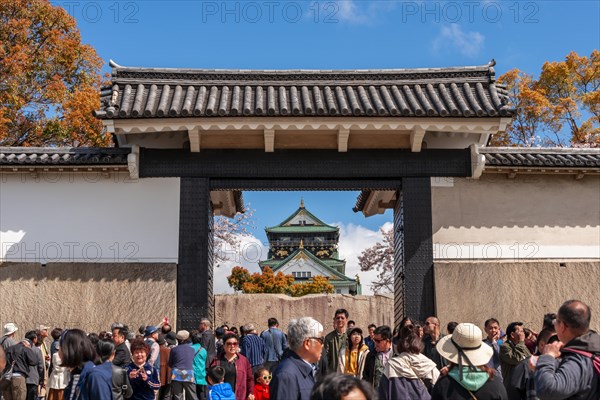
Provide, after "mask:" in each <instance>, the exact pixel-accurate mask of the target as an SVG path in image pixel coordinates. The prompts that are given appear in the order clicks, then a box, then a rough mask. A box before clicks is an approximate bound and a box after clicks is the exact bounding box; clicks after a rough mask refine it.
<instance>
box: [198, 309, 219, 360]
mask: <svg viewBox="0 0 600 400" xmlns="http://www.w3.org/2000/svg"><path fill="white" fill-rule="evenodd" d="M210 327H211V324H210V321H209V319H208V318H202V319H201V320H200V324H199V325H198V331H200V333H201V334H202V347H204V349H205V350H206V353H207V354H208V355H207V358H206V363H207V365H211V364H212V362H213V360H214V359H215V357H216V356H217V352H216V347H215V346H216V342H215V335H213V332H212V331H211V330H210Z"/></svg>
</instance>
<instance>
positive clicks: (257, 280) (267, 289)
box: [227, 267, 334, 297]
mask: <svg viewBox="0 0 600 400" xmlns="http://www.w3.org/2000/svg"><path fill="white" fill-rule="evenodd" d="M227 282H228V283H229V286H231V287H232V288H233V289H234V290H237V291H240V290H241V292H242V293H280V294H287V295H290V296H293V297H300V296H304V295H306V294H313V293H333V290H334V289H333V285H332V284H331V283H329V279H327V278H326V277H324V276H315V277H313V278H311V279H310V280H309V281H308V282H305V283H296V284H294V277H293V276H292V275H289V274H288V275H286V274H284V273H282V272H277V273H274V272H273V270H272V269H271V268H270V267H265V268H264V269H263V271H262V273H259V272H255V273H253V274H250V273H249V272H248V270H247V269H246V268H243V267H233V269H232V270H231V275H230V276H228V277H227Z"/></svg>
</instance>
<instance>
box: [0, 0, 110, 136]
mask: <svg viewBox="0 0 600 400" xmlns="http://www.w3.org/2000/svg"><path fill="white" fill-rule="evenodd" d="M101 66H102V61H101V60H100V58H99V57H98V56H97V55H96V52H95V50H94V49H93V48H92V47H91V46H89V45H86V44H83V43H82V42H81V35H80V33H79V29H77V26H76V22H75V19H74V18H73V17H71V16H70V15H69V14H68V13H67V12H66V11H65V10H64V9H62V8H60V7H58V6H53V5H52V4H51V3H50V2H48V1H46V0H0V145H1V146H107V145H110V142H111V140H110V137H109V136H108V135H106V134H104V133H103V132H102V124H101V122H100V121H98V120H96V119H95V118H94V117H93V116H92V111H93V110H97V109H99V108H100V95H99V88H100V84H101V76H100V72H99V71H100V67H101Z"/></svg>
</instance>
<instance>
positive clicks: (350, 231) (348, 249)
mask: <svg viewBox="0 0 600 400" xmlns="http://www.w3.org/2000/svg"><path fill="white" fill-rule="evenodd" d="M331 225H336V226H339V227H340V243H339V253H340V258H342V259H344V260H346V276H348V277H350V278H353V277H354V276H355V275H356V274H358V276H359V277H360V283H361V284H362V292H363V294H373V290H372V289H371V284H372V282H373V281H374V280H375V279H377V271H361V270H360V266H359V265H358V256H359V255H360V253H362V251H363V250H365V249H366V248H368V247H371V246H373V245H374V244H375V243H377V242H381V241H383V237H382V236H381V232H380V231H379V230H377V231H372V230H370V229H368V228H365V227H364V226H362V225H354V224H344V223H340V222H338V223H333V224H331ZM391 227H392V223H391V222H386V223H385V224H383V226H382V228H383V229H384V230H388V229H390V228H391Z"/></svg>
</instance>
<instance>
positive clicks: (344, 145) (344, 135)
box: [337, 128, 350, 153]
mask: <svg viewBox="0 0 600 400" xmlns="http://www.w3.org/2000/svg"><path fill="white" fill-rule="evenodd" d="M349 137H350V129H344V128H340V129H338V134H337V141H338V151H339V152H342V153H345V152H347V151H348V138H349Z"/></svg>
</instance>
